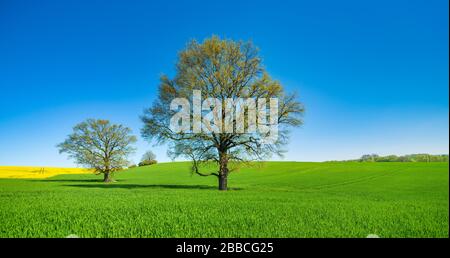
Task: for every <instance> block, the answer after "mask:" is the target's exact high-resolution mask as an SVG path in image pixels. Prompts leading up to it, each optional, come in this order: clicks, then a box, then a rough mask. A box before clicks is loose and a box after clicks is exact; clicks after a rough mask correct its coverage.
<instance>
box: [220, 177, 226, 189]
mask: <svg viewBox="0 0 450 258" xmlns="http://www.w3.org/2000/svg"><path fill="white" fill-rule="evenodd" d="M227 184H228V175H220V176H219V190H220V191H226V190H228V187H227Z"/></svg>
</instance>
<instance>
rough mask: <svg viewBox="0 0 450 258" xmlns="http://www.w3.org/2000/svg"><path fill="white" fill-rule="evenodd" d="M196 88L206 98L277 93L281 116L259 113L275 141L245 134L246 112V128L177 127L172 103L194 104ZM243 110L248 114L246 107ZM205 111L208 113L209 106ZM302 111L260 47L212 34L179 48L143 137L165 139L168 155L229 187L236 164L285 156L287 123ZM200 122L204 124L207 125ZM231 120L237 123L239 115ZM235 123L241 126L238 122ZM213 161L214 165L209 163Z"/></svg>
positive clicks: (148, 111) (146, 116) (297, 118)
mask: <svg viewBox="0 0 450 258" xmlns="http://www.w3.org/2000/svg"><path fill="white" fill-rule="evenodd" d="M194 90H200V91H201V99H203V100H205V99H207V98H217V99H220V100H225V99H232V100H237V99H248V98H251V99H258V98H266V99H271V98H277V99H278V103H277V105H278V113H277V117H276V118H275V119H272V120H271V119H264V120H262V119H261V118H259V117H258V119H259V120H258V121H257V123H259V124H261V123H265V124H267V125H270V124H271V123H276V124H278V138H277V140H276V141H274V142H266V141H264V137H266V136H267V132H259V131H256V132H248V133H247V131H248V130H247V129H248V127H249V125H248V122H249V118H247V117H244V119H245V123H244V127H245V128H244V129H245V130H244V133H236V132H226V131H225V130H221V131H219V132H217V131H212V132H211V131H208V132H203V131H202V132H200V133H199V132H194V131H193V130H192V127H194V125H192V127H190V131H182V132H176V131H174V130H173V128H172V127H171V125H170V120H171V118H172V117H173V116H174V115H175V114H176V113H177V111H176V110H171V109H170V105H171V102H172V100H174V99H175V98H186V99H187V100H189V102H190V105H189V107H190V109H192V108H193V105H192V104H193V95H194V94H193V91H194ZM242 110H243V111H245V112H244V114H245V115H248V114H249V109H248V108H247V109H245V107H244V108H243V109H242ZM206 111H207V112H211V110H209V111H208V110H206ZM201 112H202V113H201V114H202V115H204V113H205V110H202V111H201ZM227 112H229V110H228V111H227V109H226V105H225V104H224V105H222V106H221V110H220V111H219V112H218V113H219V116H218V117H220V118H223V117H225V116H226V113H227ZM220 113H221V114H220ZM302 113H303V106H302V104H301V103H300V102H298V101H297V99H296V96H295V95H294V94H288V93H286V92H285V91H284V90H283V87H282V86H281V84H280V83H279V82H278V81H276V80H273V79H272V78H271V77H270V76H269V75H268V73H267V72H266V71H265V69H264V67H263V66H262V63H261V58H260V56H259V54H258V49H257V48H256V47H255V46H254V45H253V44H252V43H251V42H236V41H231V40H222V39H220V38H218V37H216V36H213V37H212V38H209V39H206V40H204V41H203V42H202V43H199V42H197V41H195V40H194V41H191V42H190V43H189V44H188V45H187V47H186V49H184V50H183V51H182V52H180V53H179V56H178V62H177V64H176V74H175V76H174V78H172V79H171V78H169V77H168V76H165V75H163V76H162V77H161V82H160V85H159V94H158V98H157V100H156V101H155V102H154V104H153V106H152V107H150V108H148V109H146V110H145V111H144V115H143V116H142V117H141V118H142V121H143V123H144V127H143V128H142V136H143V137H144V138H145V139H147V140H148V141H154V142H155V143H156V144H163V143H167V144H168V146H169V151H168V152H169V154H170V156H172V157H173V158H177V157H183V158H189V159H191V160H192V165H193V166H192V172H193V173H196V174H198V175H201V176H217V178H218V183H219V190H227V178H228V175H229V173H230V172H231V171H232V170H233V169H234V168H236V165H237V164H241V163H242V162H249V161H253V160H264V159H267V158H270V157H271V156H272V154H277V155H282V153H283V152H284V151H285V149H284V148H283V147H284V146H285V145H286V143H287V139H288V138H287V136H288V127H290V126H298V125H300V124H301V123H302V120H301V114H302ZM190 114H191V115H190V117H189V118H190V119H191V121H194V119H195V118H194V116H195V112H191V113H190ZM216 115H217V114H216ZM201 121H202V126H209V125H205V124H204V121H203V120H201ZM232 121H233V122H234V123H236V117H234V118H232ZM259 124H258V125H259ZM220 126H223V124H221V125H220ZM233 128H234V129H237V126H236V124H234V125H233ZM211 163H214V164H216V166H211ZM205 169H209V171H206V170H205Z"/></svg>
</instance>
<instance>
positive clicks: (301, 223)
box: [0, 162, 449, 237]
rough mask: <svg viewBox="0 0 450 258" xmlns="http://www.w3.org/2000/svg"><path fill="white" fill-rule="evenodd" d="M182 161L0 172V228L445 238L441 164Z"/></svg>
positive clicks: (1, 232) (95, 233)
mask: <svg viewBox="0 0 450 258" xmlns="http://www.w3.org/2000/svg"><path fill="white" fill-rule="evenodd" d="M188 166H189V165H188V163H182V162H180V163H162V164H158V165H153V166H149V167H141V168H133V169H129V170H127V171H124V172H119V173H117V174H116V176H115V178H116V179H117V180H118V182H116V183H112V184H104V183H102V182H100V181H99V180H100V179H101V178H100V176H95V175H90V174H80V175H59V176H55V177H52V178H48V179H0V219H1V223H0V237H66V236H68V235H70V234H75V235H77V236H79V237H366V236H367V235H368V234H376V235H378V236H380V237H448V236H449V235H448V228H449V192H448V191H449V188H448V187H449V185H448V183H449V178H448V175H449V174H448V172H449V171H448V163H412V162H411V163H350V162H347V163H345V162H342V163H340V162H336V163H299V162H267V163H264V164H263V165H261V166H260V167H252V168H246V169H242V170H241V171H239V172H235V173H232V174H231V175H230V178H229V187H230V188H231V190H230V191H227V192H219V191H217V190H216V185H217V182H216V178H214V177H200V176H195V175H194V176H192V175H191V174H190V173H189V169H188Z"/></svg>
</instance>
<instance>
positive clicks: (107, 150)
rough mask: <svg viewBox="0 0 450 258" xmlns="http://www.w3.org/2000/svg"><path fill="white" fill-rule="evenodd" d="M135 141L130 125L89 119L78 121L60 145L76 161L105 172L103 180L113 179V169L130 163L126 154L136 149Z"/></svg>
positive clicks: (100, 172)
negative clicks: (125, 125)
mask: <svg viewBox="0 0 450 258" xmlns="http://www.w3.org/2000/svg"><path fill="white" fill-rule="evenodd" d="M135 142H136V137H135V136H133V135H131V129H130V128H128V127H124V126H123V125H120V124H111V123H110V122H109V121H108V120H101V119H98V120H95V119H88V120H86V121H84V122H82V123H79V124H77V125H76V126H75V127H74V128H73V132H72V133H71V134H70V135H69V136H68V138H67V139H66V140H65V141H64V142H62V143H60V144H58V145H57V147H58V148H59V152H60V153H68V154H69V157H70V158H73V159H75V162H76V163H78V164H80V165H83V166H85V167H88V168H92V169H94V171H95V173H97V174H103V175H104V179H103V181H104V182H112V181H113V179H112V173H113V172H115V171H117V170H120V169H122V168H124V167H125V166H127V165H128V164H129V161H128V160H127V157H128V155H129V154H131V153H133V152H134V151H135V149H134V147H133V146H132V144H133V143H135Z"/></svg>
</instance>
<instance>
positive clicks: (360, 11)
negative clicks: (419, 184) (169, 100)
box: [0, 0, 449, 166]
mask: <svg viewBox="0 0 450 258" xmlns="http://www.w3.org/2000/svg"><path fill="white" fill-rule="evenodd" d="M448 18H449V17H448V1H447V0H441V1H434V0H432V1H425V0H424V1H242V0H241V1H229V0H227V1H159V2H158V1H142V2H141V1H20V0H19V1H8V0H2V1H1V2H0V87H1V95H0V100H1V101H0V110H1V111H0V164H1V165H39V166H74V164H73V162H72V161H70V160H68V159H67V157H66V156H64V155H60V154H58V151H57V149H56V147H55V145H56V144H57V143H59V142H61V141H63V140H64V138H65V137H66V135H67V134H69V133H70V132H71V128H72V126H73V125H75V124H76V123H78V122H80V121H82V120H84V119H86V118H105V119H110V120H111V121H113V122H117V123H123V124H126V125H127V126H129V127H131V128H132V129H133V131H134V133H135V134H136V135H139V131H140V128H141V127H142V123H141V121H140V120H139V115H141V114H142V110H143V109H144V107H148V106H150V105H151V103H152V101H153V99H154V98H155V94H156V91H157V86H158V80H159V76H160V75H161V74H162V73H166V74H169V75H173V73H174V64H175V62H176V56H177V52H178V51H180V50H182V49H183V47H184V46H185V45H186V42H188V41H189V40H190V39H193V38H195V39H198V40H202V39H204V38H206V37H209V36H211V35H213V34H215V35H219V36H221V37H224V38H230V39H236V40H239V39H243V40H252V41H253V42H254V43H255V44H256V45H257V46H258V47H259V48H260V49H261V55H262V57H263V61H264V65H265V67H266V68H267V70H268V71H269V73H270V74H271V75H272V76H273V77H274V78H275V79H278V80H280V81H281V82H282V84H283V85H284V86H285V87H286V88H287V89H288V90H289V91H291V90H296V91H297V92H298V93H299V96H300V100H301V101H302V102H303V103H304V104H305V106H306V113H305V116H304V120H305V124H304V125H303V126H302V127H301V128H299V129H296V130H295V131H293V133H292V136H291V141H290V144H289V146H288V149H289V152H288V153H287V154H286V157H285V159H284V160H298V161H322V160H331V159H351V158H357V157H359V156H361V155H362V154H365V153H378V154H381V155H384V154H407V153H425V152H427V153H448V149H449V145H448V141H449V139H448V133H449V126H448V123H449V121H448V115H449V113H448V111H449V108H448V107H449V103H448V94H449V92H448V83H449V81H448V78H449V77H448V68H449V67H448V62H449V60H448V58H449V53H448V43H449V42H448V39H449V35H448ZM137 147H138V152H137V153H136V155H135V156H133V157H132V158H133V159H134V161H138V160H139V159H140V157H141V155H142V153H143V152H144V151H145V150H147V149H152V150H154V152H155V153H156V154H157V156H158V160H160V161H168V160H169V159H168V158H167V157H166V154H165V151H166V150H165V147H164V146H162V147H157V148H155V147H152V145H151V144H149V143H146V142H145V141H143V140H142V139H139V142H138V144H137Z"/></svg>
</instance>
